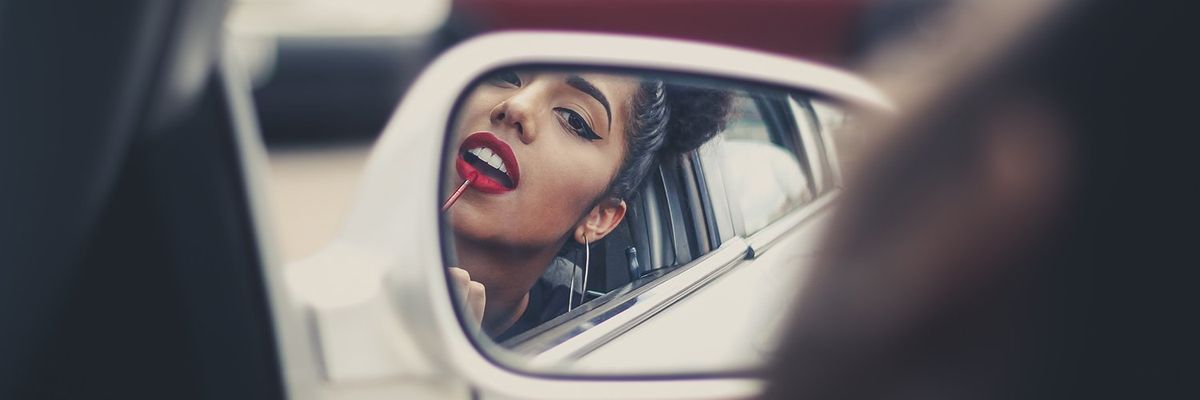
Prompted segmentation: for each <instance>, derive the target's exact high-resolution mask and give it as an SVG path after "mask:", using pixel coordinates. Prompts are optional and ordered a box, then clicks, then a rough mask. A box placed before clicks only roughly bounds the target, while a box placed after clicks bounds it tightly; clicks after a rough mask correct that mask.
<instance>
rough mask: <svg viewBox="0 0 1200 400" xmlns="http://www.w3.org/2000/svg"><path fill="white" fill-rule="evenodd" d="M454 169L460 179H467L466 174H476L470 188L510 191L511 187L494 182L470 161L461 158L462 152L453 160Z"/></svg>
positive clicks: (496, 192)
mask: <svg viewBox="0 0 1200 400" xmlns="http://www.w3.org/2000/svg"><path fill="white" fill-rule="evenodd" d="M454 170H455V171H456V172H458V176H459V177H460V178H462V179H467V177H468V176H471V173H476V174H478V175H477V177H476V178H475V182H474V183H472V184H471V189H475V190H478V191H480V192H483V193H487V194H502V193H508V192H511V191H512V189H509V188H508V187H507V186H504V185H503V184H501V183H500V182H496V181H495V180H493V179H492V178H489V177H488V176H487V175H485V174H483V173H482V172H479V170H478V169H476V168H475V166H474V165H471V163H469V162H467V160H465V159H463V156H462V154H459V155H458V158H457V159H456V160H454Z"/></svg>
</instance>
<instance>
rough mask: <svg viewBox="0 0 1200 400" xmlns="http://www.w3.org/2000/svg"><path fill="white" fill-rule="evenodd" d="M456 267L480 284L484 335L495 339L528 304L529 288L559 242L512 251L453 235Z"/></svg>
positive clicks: (560, 243)
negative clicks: (481, 285)
mask: <svg viewBox="0 0 1200 400" xmlns="http://www.w3.org/2000/svg"><path fill="white" fill-rule="evenodd" d="M454 244H455V247H456V250H457V255H458V263H459V265H458V267H459V268H462V269H465V270H467V272H469V273H471V280H473V281H476V282H479V283H482V284H483V287H484V292H485V293H486V295H487V302H486V303H485V304H484V312H483V324H482V328H483V330H484V332H487V333H488V334H489V335H492V336H495V335H499V334H501V333H503V332H504V331H505V330H507V329H508V328H509V327H511V326H512V325H513V323H515V322H516V321H517V319H519V318H520V317H521V314H523V313H524V312H525V308H526V306H528V305H529V289H530V288H531V287H533V285H534V283H536V282H537V279H538V278H539V277H541V276H542V273H544V272H545V271H546V267H547V266H548V265H550V262H552V261H553V260H554V257H555V255H557V254H558V249H559V248H560V247H562V242H559V243H558V244H557V245H554V246H545V247H543V248H538V249H519V250H514V248H513V247H510V246H502V245H501V246H496V245H488V244H482V243H479V242H474V241H471V240H466V239H463V238H461V237H458V236H455V240H454Z"/></svg>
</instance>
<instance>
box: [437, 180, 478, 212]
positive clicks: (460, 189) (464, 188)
mask: <svg viewBox="0 0 1200 400" xmlns="http://www.w3.org/2000/svg"><path fill="white" fill-rule="evenodd" d="M478 177H479V172H478V171H472V172H471V174H470V175H467V180H465V181H463V183H462V186H459V187H458V190H455V191H454V194H452V195H450V198H449V199H446V204H443V205H442V212H446V210H449V209H450V206H452V205H454V202H456V201H458V198H459V197H462V195H463V193H464V192H466V191H467V187H468V186H471V183H473V182H475V178H478Z"/></svg>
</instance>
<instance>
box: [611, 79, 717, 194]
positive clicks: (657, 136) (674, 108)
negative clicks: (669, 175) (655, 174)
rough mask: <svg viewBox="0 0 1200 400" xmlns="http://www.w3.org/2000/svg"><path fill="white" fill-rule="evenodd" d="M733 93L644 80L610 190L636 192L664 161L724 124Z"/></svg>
mask: <svg viewBox="0 0 1200 400" xmlns="http://www.w3.org/2000/svg"><path fill="white" fill-rule="evenodd" d="M732 99H733V96H732V94H730V93H729V92H728V91H724V90H715V89H708V88H702V87H696V86H689V85H673V84H666V83H663V82H662V81H661V80H648V81H645V82H643V83H642V84H641V87H640V88H639V89H638V92H637V93H636V94H635V95H634V96H633V99H632V107H630V108H631V110H632V111H631V114H632V115H631V118H630V119H629V124H628V126H627V127H626V129H625V131H626V132H628V133H629V134H627V135H625V142H626V143H625V144H626V150H625V158H624V160H623V161H622V162H621V169H620V170H618V171H617V175H616V177H614V178H613V181H612V183H611V184H609V188H608V195H609V196H612V197H615V198H618V199H629V198H631V197H632V196H633V195H634V194H635V193H636V192H637V189H638V186H640V185H641V182H642V179H643V178H645V176H646V173H647V172H649V171H650V169H651V168H652V167H654V166H655V165H657V164H658V162H659V161H662V160H666V159H669V158H671V157H675V156H678V155H680V154H683V153H686V152H689V151H692V150H694V149H696V148H697V147H700V145H702V144H704V143H705V142H707V141H708V140H709V139H711V138H712V137H713V136H715V135H716V134H717V133H720V132H721V131H722V130H724V129H725V121H726V119H727V117H728V116H729V111H730V109H731V108H732V103H733V101H732Z"/></svg>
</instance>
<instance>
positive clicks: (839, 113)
mask: <svg viewBox="0 0 1200 400" xmlns="http://www.w3.org/2000/svg"><path fill="white" fill-rule="evenodd" d="M809 104H810V105H811V108H812V110H813V112H814V113H815V114H816V117H817V122H818V126H820V129H821V136H820V137H821V138H822V140H823V141H824V147H825V149H826V151H825V153H826V154H828V155H829V157H830V160H829V164H830V165H831V166H832V169H833V171H834V173H835V175H837V176H838V178H837V179H840V173H839V172H840V170H841V169H842V168H843V167H844V166H845V165H846V164H849V163H852V162H853V160H855V159H857V156H858V153H860V152H861V151H862V149H863V146H862V143H863V141H864V139H865V138H863V137H861V136H857V135H854V134H853V132H856V130H854V129H849V128H850V127H851V125H852V124H853V122H854V120H853V118H851V117H850V115H849V114H848V113H847V112H846V110H845V109H844V108H842V107H838V106H836V105H834V104H831V103H829V102H826V101H823V100H818V99H812V100H810V101H809Z"/></svg>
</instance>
